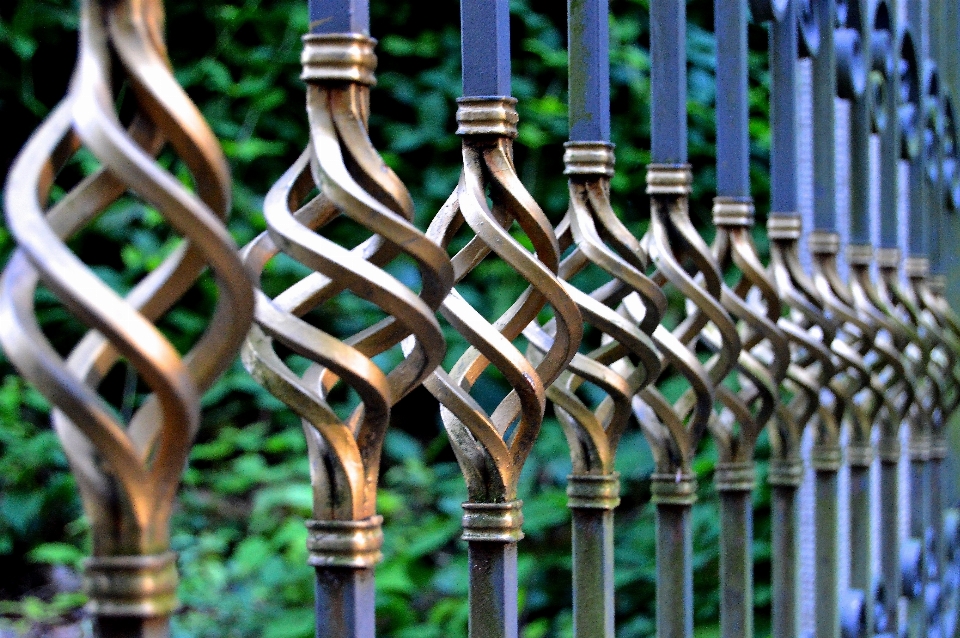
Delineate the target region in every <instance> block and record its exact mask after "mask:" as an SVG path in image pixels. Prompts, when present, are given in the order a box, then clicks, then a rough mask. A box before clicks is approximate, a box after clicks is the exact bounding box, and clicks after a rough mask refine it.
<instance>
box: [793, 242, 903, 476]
mask: <svg viewBox="0 0 960 638" xmlns="http://www.w3.org/2000/svg"><path fill="white" fill-rule="evenodd" d="M808 245H809V246H810V252H811V253H812V254H813V269H814V283H815V285H816V286H817V291H818V292H819V293H820V297H821V299H823V302H824V305H825V308H826V309H827V310H828V311H829V312H830V314H831V315H832V316H833V317H834V318H835V320H836V322H837V326H838V331H837V336H836V338H835V339H834V340H833V343H832V344H831V349H832V350H833V352H834V354H835V355H837V357H838V360H839V361H840V363H841V369H842V370H843V371H844V372H845V374H844V375H843V376H842V377H841V378H838V379H837V380H836V381H835V382H834V383H835V384H837V388H838V391H839V392H840V393H841V394H842V395H843V396H844V397H845V399H846V403H847V408H848V415H849V420H850V425H851V427H850V429H849V430H848V432H849V434H850V438H849V440H848V442H847V460H848V462H849V463H851V464H853V465H857V466H861V467H868V466H869V465H870V463H871V461H872V460H873V445H872V441H871V433H872V430H873V424H874V423H875V422H876V418H877V416H878V415H879V413H880V411H881V410H882V409H885V408H886V409H887V411H888V412H892V411H893V410H894V407H893V405H892V404H891V403H890V402H889V401H888V398H887V394H886V392H885V388H884V386H883V384H882V383H881V382H880V379H879V378H878V377H877V375H875V374H874V373H873V371H872V369H871V367H870V366H869V364H868V363H867V360H868V358H870V359H872V358H874V357H876V356H877V355H876V354H873V355H871V354H869V353H871V352H873V351H878V349H880V348H882V346H881V345H879V344H878V341H877V332H878V330H879V328H878V327H877V325H876V324H874V323H872V322H871V321H870V320H869V316H870V315H867V314H862V313H860V312H858V310H857V308H856V306H855V300H854V296H853V293H852V292H851V290H850V288H849V287H848V286H847V284H846V283H845V282H844V281H843V280H842V279H841V278H840V275H839V273H838V271H837V254H838V252H839V250H840V237H839V235H837V234H836V233H832V232H822V231H815V232H813V233H811V234H810V236H809V238H808ZM885 354H889V353H885Z"/></svg>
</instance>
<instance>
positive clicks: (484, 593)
mask: <svg viewBox="0 0 960 638" xmlns="http://www.w3.org/2000/svg"><path fill="white" fill-rule="evenodd" d="M515 102H516V101H515V100H514V99H513V98H508V97H494V98H483V97H479V98H472V97H465V98H460V100H459V109H458V111H457V120H458V122H459V128H458V131H457V133H458V134H459V135H461V136H462V140H463V172H462V173H461V175H460V182H459V184H458V186H457V189H456V190H455V191H454V193H453V194H452V195H451V196H450V198H449V199H448V200H447V202H446V203H445V204H444V206H443V207H442V208H441V210H440V211H439V212H438V213H437V216H436V217H435V218H434V219H433V221H432V222H431V224H430V227H429V228H428V230H427V236H428V237H429V238H431V239H432V240H433V241H435V242H436V243H438V244H439V245H441V246H444V247H446V246H449V244H450V242H451V241H452V240H453V239H454V237H455V235H456V234H457V232H458V231H459V230H460V229H461V228H463V227H464V225H466V226H467V227H469V229H470V230H471V231H472V232H473V236H472V237H471V238H470V239H469V241H468V242H467V244H466V246H464V247H463V248H462V249H460V250H459V251H458V252H457V253H456V255H454V256H453V258H452V262H453V268H454V281H455V282H460V281H462V280H463V279H464V278H466V277H467V276H468V275H469V274H470V272H471V271H472V270H474V269H475V268H476V267H477V265H479V264H480V262H481V261H483V260H484V259H485V258H487V257H488V256H491V257H493V256H495V257H496V258H499V259H501V260H503V261H504V262H506V263H507V264H508V265H509V266H510V267H511V268H513V269H514V270H515V271H516V272H517V273H518V274H519V276H520V277H522V278H523V279H524V280H525V281H527V282H528V283H529V284H530V287H529V288H527V289H526V291H525V292H524V293H523V294H521V295H520V297H519V298H517V299H516V301H515V302H514V303H513V304H512V305H511V306H510V308H509V309H508V310H507V311H506V312H505V313H504V314H502V315H501V316H500V317H498V318H497V319H495V320H494V321H493V322H492V323H491V322H489V321H487V319H485V318H484V317H483V315H481V314H480V312H478V310H477V309H475V308H474V307H473V306H471V305H470V304H469V303H468V302H467V300H466V299H465V298H464V297H462V296H461V295H460V294H459V293H458V292H457V291H456V290H455V289H454V290H453V291H452V292H451V293H450V295H448V296H447V298H446V299H445V300H444V301H443V304H442V305H441V307H440V314H441V315H442V316H443V318H444V319H445V320H446V321H447V322H449V324H450V325H451V326H452V327H453V328H454V329H455V330H457V332H459V333H460V334H461V335H463V337H464V339H465V340H466V341H467V343H468V344H469V345H470V347H469V348H468V349H467V351H466V352H465V353H464V354H463V355H461V356H460V358H459V359H458V360H457V361H456V362H455V363H454V364H453V366H452V367H451V368H450V370H449V371H447V370H445V369H443V368H438V369H437V370H436V371H435V372H434V373H433V375H432V376H430V377H428V378H427V380H426V381H424V387H426V388H427V390H429V391H430V392H431V393H432V394H433V395H434V396H435V397H436V398H437V400H438V401H439V402H440V405H441V409H440V413H441V418H442V419H443V424H444V427H445V428H446V430H447V434H448V435H449V437H450V441H451V444H452V446H453V449H454V452H455V454H456V456H457V460H458V461H459V463H460V468H461V471H462V472H463V474H464V477H465V479H466V483H467V493H468V496H469V500H468V501H467V502H466V503H464V504H463V507H464V516H463V528H464V533H463V539H464V540H466V541H468V543H469V546H470V562H471V565H472V568H471V574H470V579H471V593H470V613H471V619H470V635H471V636H495V635H496V636H507V635H516V631H517V629H516V622H517V620H516V605H517V601H516V596H517V591H516V542H517V541H518V540H520V539H521V538H522V537H523V533H522V531H521V525H522V522H523V516H522V513H521V505H522V504H521V502H520V501H519V500H517V480H518V479H519V474H520V470H521V469H522V467H523V463H524V461H525V460H526V458H527V456H528V455H529V454H530V450H531V448H532V446H533V443H534V440H535V439H536V436H537V433H538V432H539V430H540V426H541V424H542V422H543V416H544V410H545V408H546V388H547V387H549V386H550V384H552V383H553V382H554V381H556V380H557V379H558V378H559V377H560V375H561V374H562V373H563V372H564V370H565V369H566V368H567V365H568V364H569V363H570V362H571V360H572V359H573V358H574V356H575V355H576V353H577V348H578V347H579V345H580V341H581V338H582V335H583V319H582V317H581V314H580V311H579V310H578V308H577V304H576V303H575V302H574V300H573V299H572V298H571V290H573V289H572V288H571V287H570V286H569V285H567V284H565V283H564V282H563V281H561V280H560V279H559V278H558V277H557V274H558V272H559V267H560V249H559V244H558V242H557V237H556V235H555V234H554V231H553V227H552V226H551V224H550V223H549V221H548V220H547V218H546V216H545V215H544V214H543V212H542V210H541V209H540V207H539V206H538V205H537V204H536V202H534V201H533V199H532V198H531V197H530V195H529V194H528V193H527V191H526V190H525V189H524V187H523V185H522V184H521V182H520V180H519V178H518V177H517V174H516V170H515V168H514V165H513V150H512V140H513V138H514V137H516V124H517V119H518V118H517V113H516V110H515V108H514V104H515ZM488 193H489V197H490V199H491V200H492V202H493V206H490V205H488V203H487V194H488ZM514 223H516V225H517V226H519V228H520V229H521V230H522V231H523V232H524V233H525V234H526V236H527V237H528V238H529V240H530V241H531V243H532V244H533V248H534V251H535V252H536V255H535V256H533V255H531V254H530V253H529V252H528V251H527V250H526V249H525V248H524V247H523V246H522V245H521V244H520V243H519V242H518V241H517V240H516V239H515V238H514V237H513V236H512V235H511V233H510V229H511V226H512V225H513V224H514ZM546 305H549V306H550V307H552V308H553V311H554V321H553V324H552V328H551V332H552V334H551V335H550V338H549V341H550V343H549V346H548V347H546V348H545V349H544V351H543V352H542V353H538V356H536V357H535V359H537V360H536V361H531V360H530V359H528V358H526V357H525V356H524V355H523V354H522V353H521V352H520V351H519V350H518V349H517V347H516V346H515V345H514V340H515V339H517V337H519V336H520V334H521V333H522V331H523V330H524V328H526V327H527V326H528V325H530V323H531V321H533V320H534V319H535V318H536V316H537V315H538V313H539V312H540V311H541V310H542V309H543V308H544V307H545V306H546ZM543 345H545V346H547V344H546V343H545V344H543ZM491 366H493V367H494V368H495V369H496V370H497V371H499V372H500V373H501V374H502V375H503V377H504V378H505V379H506V381H507V383H508V384H509V385H510V387H511V390H510V392H509V393H508V394H507V395H506V396H505V397H504V398H503V399H502V400H501V401H500V402H499V404H498V405H497V407H496V408H495V409H494V410H493V411H492V412H491V413H487V411H485V410H484V409H483V408H482V407H481V406H480V405H479V403H478V402H477V401H476V399H474V398H473V396H471V394H470V392H471V389H472V388H473V386H474V384H475V383H476V381H477V379H478V378H479V377H480V375H481V374H483V372H484V371H485V370H487V369H488V368H489V367H491Z"/></svg>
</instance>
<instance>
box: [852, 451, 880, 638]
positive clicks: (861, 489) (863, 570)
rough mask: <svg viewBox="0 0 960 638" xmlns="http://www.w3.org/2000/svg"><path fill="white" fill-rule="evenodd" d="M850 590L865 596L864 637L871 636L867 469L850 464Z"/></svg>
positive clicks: (868, 479) (871, 535) (870, 536)
mask: <svg viewBox="0 0 960 638" xmlns="http://www.w3.org/2000/svg"><path fill="white" fill-rule="evenodd" d="M849 467H850V478H849V481H850V528H849V534H850V536H849V539H850V588H851V589H854V590H858V591H859V592H861V593H862V594H863V596H864V610H865V612H866V619H865V620H866V622H865V625H864V627H863V630H864V635H866V636H872V635H873V556H871V552H870V546H871V543H870V539H871V538H872V537H873V536H874V534H875V532H874V530H873V529H872V528H871V520H870V501H871V498H870V466H869V465H854V464H850V466H849Z"/></svg>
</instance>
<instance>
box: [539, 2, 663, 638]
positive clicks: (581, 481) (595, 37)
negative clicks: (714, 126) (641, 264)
mask: <svg viewBox="0 0 960 638" xmlns="http://www.w3.org/2000/svg"><path fill="white" fill-rule="evenodd" d="M567 20H568V22H567V35H568V42H569V53H568V55H569V108H570V111H569V123H570V142H569V143H568V144H567V145H566V146H567V152H566V154H565V155H564V160H565V163H566V165H567V170H566V171H565V172H566V173H567V174H568V175H569V176H570V186H571V188H570V196H571V203H570V208H569V210H570V213H568V217H567V218H566V220H565V221H569V223H570V226H571V227H572V228H574V229H575V230H573V231H571V234H572V236H573V239H574V240H576V242H577V244H578V247H582V248H578V250H584V251H585V254H587V255H595V254H597V249H598V248H599V250H600V252H602V253H606V254H607V255H609V256H612V255H611V253H610V252H609V251H607V250H606V246H605V245H602V246H598V245H596V244H594V243H593V242H594V241H596V243H597V244H599V243H600V242H599V237H598V236H595V234H594V233H593V232H584V230H585V227H589V226H591V225H592V224H594V223H597V222H599V223H600V224H601V225H602V227H603V228H604V229H606V231H607V232H610V233H613V234H616V232H617V229H613V228H611V226H610V225H609V224H607V223H605V222H604V221H603V218H604V217H605V216H606V215H607V213H610V212H612V211H610V210H603V211H601V210H599V209H598V208H597V207H598V205H608V202H607V200H606V198H605V197H602V198H598V197H596V194H597V193H607V192H608V189H609V182H608V181H607V180H609V178H610V176H611V175H612V173H613V162H612V160H613V148H612V145H611V144H609V141H610V63H609V57H610V37H609V7H608V2H607V0H568V3H567ZM598 159H599V160H600V161H599V162H598ZM608 160H609V163H607V161H608ZM590 193H593V194H594V195H593V196H592V197H591V195H590ZM588 211H589V212H588ZM583 213H586V214H583ZM591 213H592V217H593V219H595V220H596V221H590V222H587V216H588V215H591ZM611 217H612V216H611ZM597 218H600V219H597ZM607 219H609V221H610V222H611V223H612V221H613V220H612V219H610V218H609V217H608V218H607ZM561 225H563V222H562V223H561ZM588 258H589V257H588ZM604 266H606V268H605V270H607V272H608V273H609V274H612V275H614V276H616V274H617V271H616V270H613V269H611V268H610V261H606V262H603V263H602V264H600V267H601V268H603V267H604ZM619 266H620V268H621V271H620V272H622V269H630V270H632V267H631V266H630V265H628V264H626V263H623V262H621V263H620V264H619ZM637 274H639V273H637ZM564 276H567V275H566V274H564ZM594 312H595V311H594ZM588 316H591V318H592V319H594V320H595V319H596V317H595V316H593V312H589V311H588ZM650 345H651V350H650V354H653V350H652V344H650ZM641 358H642V357H641ZM655 372H656V371H654V370H648V371H647V374H645V375H644V377H645V383H644V385H646V384H647V383H649V382H651V381H652V380H653V376H651V375H654V374H655ZM638 389H639V387H638V386H636V385H632V386H631V389H630V391H631V392H634V391H636V390H638ZM549 392H550V393H563V394H564V396H563V397H558V396H556V395H555V394H550V397H551V398H553V399H555V406H557V405H558V404H557V401H556V399H560V400H561V402H562V401H563V399H566V400H568V401H576V397H575V396H571V395H572V389H571V386H570V385H566V387H564V388H561V387H557V386H556V385H555V386H554V387H553V388H551V389H550V391H549ZM609 392H613V390H612V388H611V389H610V390H609ZM618 400H619V399H618V397H616V396H611V397H610V402H613V403H616V402H617V401H618ZM622 400H623V401H624V405H626V403H628V402H629V400H630V397H628V396H623V399H622ZM581 405H582V404H581ZM617 412H618V414H616V415H615V416H613V417H611V421H610V422H609V423H608V424H607V426H606V430H605V431H604V432H603V433H602V434H601V433H600V432H597V431H596V428H591V427H587V426H586V424H584V423H581V422H580V420H579V419H578V418H576V417H575V416H574V415H573V414H571V413H569V412H565V411H563V410H562V409H559V410H558V416H559V417H560V419H561V421H562V423H563V424H564V426H565V427H567V428H568V429H569V428H576V427H580V428H581V429H580V430H579V432H578V433H577V434H572V433H569V434H568V438H569V439H570V441H571V445H572V446H573V447H572V448H571V451H572V453H573V456H574V468H573V469H574V473H573V474H572V475H571V476H570V477H569V478H568V489H567V492H568V494H569V495H570V500H569V501H568V506H569V507H570V510H571V519H572V520H571V525H572V532H573V533H572V548H571V551H572V559H573V634H574V636H576V637H577V638H613V636H614V580H613V576H614V572H613V570H614V563H613V541H614V530H613V508H614V507H616V504H617V502H618V498H617V494H618V493H619V481H618V480H616V473H615V472H613V471H612V463H613V456H614V454H615V452H616V442H617V441H618V440H619V437H620V434H621V432H622V428H623V427H624V426H625V425H626V418H627V417H628V413H627V412H623V413H622V414H620V413H619V411H617ZM590 416H594V415H593V414H591V415H590ZM581 418H583V417H581ZM594 438H598V440H596V441H594V440H593V439H594ZM575 440H577V441H578V443H576V444H574V443H573V441H575ZM586 440H590V441H591V442H592V443H593V444H594V445H596V446H597V447H596V450H597V451H599V450H600V449H608V450H609V454H594V453H584V452H582V451H581V449H580V448H581V447H583V446H584V445H585V444H584V443H583V441H586ZM598 458H604V459H608V462H607V463H602V462H601V463H597V462H596V460H595V459H598ZM588 459H591V460H590V461H588Z"/></svg>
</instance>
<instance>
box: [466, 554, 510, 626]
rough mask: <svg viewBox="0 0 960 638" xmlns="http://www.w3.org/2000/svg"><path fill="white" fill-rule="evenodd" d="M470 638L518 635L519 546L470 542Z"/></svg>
mask: <svg viewBox="0 0 960 638" xmlns="http://www.w3.org/2000/svg"><path fill="white" fill-rule="evenodd" d="M467 551H468V560H469V563H470V594H469V600H470V638H516V636H517V544H516V543H498V542H493V543H491V542H486V541H470V542H469V543H468V550H467Z"/></svg>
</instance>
